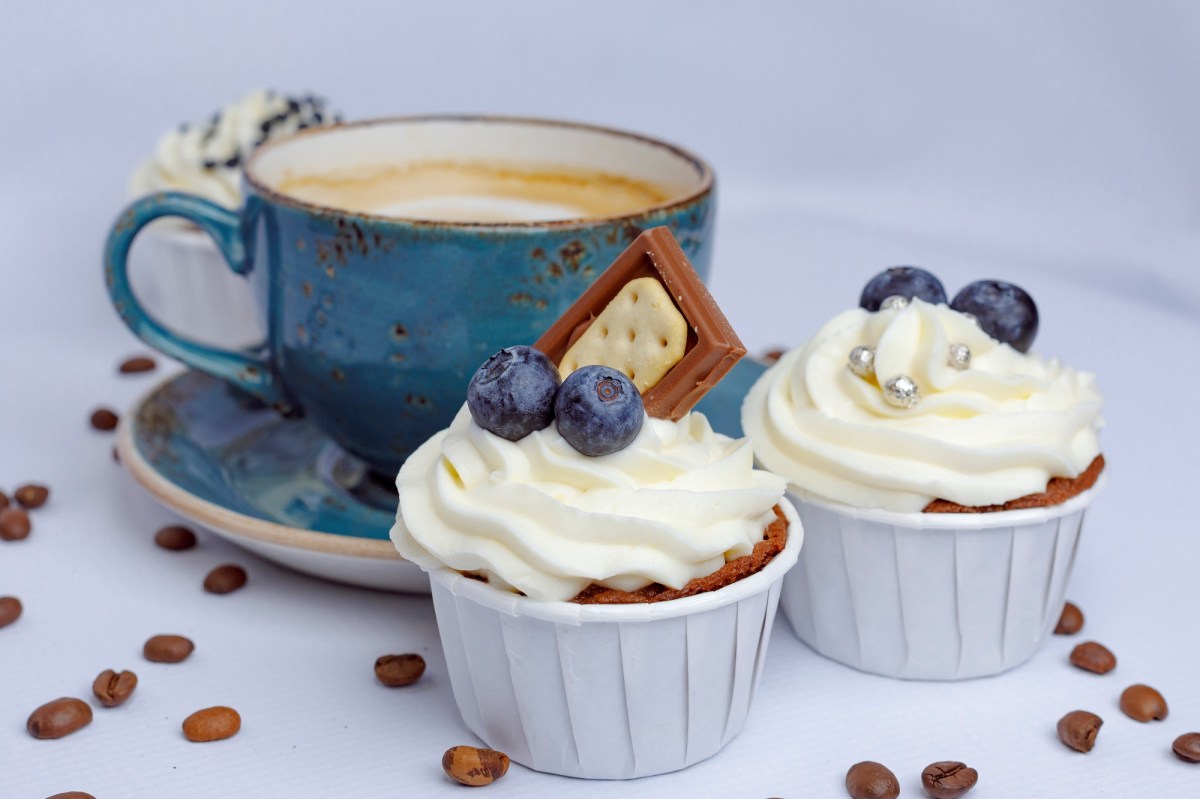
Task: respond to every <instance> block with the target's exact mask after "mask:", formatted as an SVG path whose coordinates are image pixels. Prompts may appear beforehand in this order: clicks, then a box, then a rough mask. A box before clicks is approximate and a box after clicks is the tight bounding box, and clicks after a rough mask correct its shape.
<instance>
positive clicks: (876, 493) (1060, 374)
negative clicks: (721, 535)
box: [742, 299, 1103, 512]
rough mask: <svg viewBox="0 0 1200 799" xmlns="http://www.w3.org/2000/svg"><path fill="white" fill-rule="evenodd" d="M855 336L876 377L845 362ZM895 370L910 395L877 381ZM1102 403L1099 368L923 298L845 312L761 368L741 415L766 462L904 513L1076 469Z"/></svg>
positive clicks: (1041, 484)
mask: <svg viewBox="0 0 1200 799" xmlns="http://www.w3.org/2000/svg"><path fill="white" fill-rule="evenodd" d="M954 344H964V345H966V347H967V348H968V349H969V351H970V359H969V366H968V367H967V368H965V369H964V368H961V367H962V362H961V360H959V362H958V364H957V367H956V365H954V364H953V363H952V360H954V359H953V358H952V357H951V355H950V347H951V345H954ZM859 346H866V347H872V348H873V349H874V376H867V377H863V376H860V375H858V374H855V372H854V371H853V370H852V369H851V368H850V366H849V363H848V356H849V354H850V353H851V351H852V350H854V348H855V347H859ZM899 375H904V376H906V377H908V378H910V379H911V380H912V382H913V383H914V384H915V385H916V387H917V390H918V391H919V392H920V401H919V402H917V403H916V404H915V405H913V406H912V407H898V406H896V405H893V404H891V403H889V402H888V400H887V398H886V397H885V394H884V391H883V390H882V389H881V384H884V383H886V381H888V380H889V379H891V378H893V377H896V376H899ZM1100 406H1101V397H1100V393H1099V391H1098V390H1097V388H1096V385H1095V378H1094V376H1093V375H1091V374H1090V373H1086V372H1079V371H1076V370H1074V369H1071V368H1070V367H1065V366H1062V365H1061V364H1060V363H1059V362H1058V361H1057V360H1055V359H1044V358H1042V357H1040V356H1038V355H1036V354H1023V353H1020V352H1017V351H1016V350H1015V349H1013V348H1012V347H1010V346H1009V345H1007V344H1002V343H1001V342H999V341H996V340H995V339H993V338H991V337H990V336H988V335H987V334H986V333H984V332H983V331H982V330H981V329H980V328H979V326H978V325H977V324H975V323H974V322H973V321H972V320H971V319H970V318H969V317H968V316H965V315H963V314H961V313H958V312H957V311H954V310H951V309H950V308H949V307H947V306H945V305H931V304H929V303H927V302H924V301H922V300H920V299H914V300H912V302H911V304H909V305H908V306H907V307H904V308H899V309H895V308H893V309H886V310H882V311H878V312H870V311H866V310H863V309H861V308H855V309H853V310H850V311H846V312H844V313H842V314H840V315H838V316H836V317H835V318H834V319H833V320H831V321H830V322H829V323H827V324H826V325H825V326H824V327H822V328H821V330H820V331H819V332H818V333H817V334H816V336H814V337H813V338H812V339H811V340H810V341H809V342H808V343H806V344H804V345H803V346H801V347H799V348H797V349H795V350H793V351H791V352H789V353H787V354H786V355H784V356H783V357H782V358H781V359H780V360H779V361H778V362H777V363H776V364H775V365H774V366H772V367H771V368H770V369H769V370H768V371H767V372H766V374H764V375H763V376H762V377H761V378H760V379H759V381H758V382H757V383H756V384H755V385H754V387H753V388H752V389H751V391H750V393H749V395H748V396H747V397H746V400H745V402H744V404H743V406H742V426H743V427H744V428H745V430H746V433H747V435H748V436H749V437H750V440H751V441H752V442H753V445H754V450H755V456H756V457H757V458H758V460H759V462H760V463H761V464H762V465H763V466H765V467H766V468H768V469H770V470H771V471H773V472H776V473H778V474H780V475H783V476H784V477H785V478H787V480H788V481H789V483H790V484H791V485H792V486H794V487H795V488H796V489H798V490H799V491H800V492H802V493H809V494H812V495H816V496H818V497H824V498H826V499H831V500H835V501H838V502H843V503H846V504H848V505H853V506H856V507H864V508H884V509H887V510H895V511H906V512H907V511H920V510H922V509H923V508H924V507H925V506H926V505H928V504H929V502H931V501H932V500H934V499H945V500H949V501H951V502H955V503H958V504H961V505H968V506H978V505H993V504H1002V503H1004V502H1007V501H1009V500H1012V499H1015V498H1017V497H1021V496H1025V495H1027V494H1034V493H1038V492H1041V491H1045V490H1046V485H1047V483H1048V482H1049V480H1050V479H1051V478H1053V477H1076V476H1078V475H1079V474H1080V473H1081V472H1083V471H1084V470H1085V469H1086V468H1087V467H1088V465H1089V464H1090V463H1091V462H1092V460H1093V459H1094V458H1095V457H1096V456H1097V455H1098V454H1099V453H1100V443H1099V437H1098V432H1099V429H1100V428H1101V426H1102V424H1103V423H1102V420H1101V418H1100Z"/></svg>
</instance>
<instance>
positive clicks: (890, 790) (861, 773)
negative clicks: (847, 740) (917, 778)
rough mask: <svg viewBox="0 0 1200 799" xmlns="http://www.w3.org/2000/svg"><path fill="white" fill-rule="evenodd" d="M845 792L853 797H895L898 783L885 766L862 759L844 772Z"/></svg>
mask: <svg viewBox="0 0 1200 799" xmlns="http://www.w3.org/2000/svg"><path fill="white" fill-rule="evenodd" d="M846 793H848V794H850V796H852V797H853V799H896V797H897V796H899V795H900V783H899V782H898V781H897V780H896V775H895V774H893V773H892V772H891V771H890V770H889V769H888V767H887V766H884V765H883V764H881V763H876V762H875V761H873V760H864V761H863V762H861V763H855V764H854V765H853V766H851V767H850V770H849V771H847V772H846Z"/></svg>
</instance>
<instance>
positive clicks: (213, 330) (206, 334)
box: [129, 220, 264, 349]
mask: <svg viewBox="0 0 1200 799" xmlns="http://www.w3.org/2000/svg"><path fill="white" fill-rule="evenodd" d="M129 271H130V280H131V281H132V282H133V288H134V292H135V293H136V294H137V297H138V299H139V300H140V301H141V302H142V305H144V306H145V308H146V310H147V311H148V312H149V313H150V315H151V316H152V317H154V318H155V319H156V320H158V321H159V322H161V323H162V324H164V325H166V326H167V327H169V328H170V329H171V330H173V331H175V332H176V333H179V334H182V335H184V336H187V337H189V338H195V339H199V340H200V341H202V342H203V343H205V344H212V345H216V346H219V347H225V348H230V349H242V348H247V347H253V346H256V345H258V344H260V343H261V342H262V341H263V337H264V335H263V326H262V323H261V322H260V321H259V315H258V310H257V303H256V302H255V299H254V293H253V290H252V289H251V286H250V282H249V281H248V280H246V279H245V278H243V277H240V276H239V275H236V274H234V273H233V271H232V270H230V268H229V265H228V264H226V263H225V259H224V258H223V257H222V256H221V252H220V250H218V249H217V247H216V245H215V244H213V242H212V240H211V239H209V237H208V235H207V234H206V233H204V232H203V231H200V230H197V229H195V228H191V227H186V226H184V225H182V224H179V223H178V222H174V221H170V220H168V221H165V222H157V223H154V224H151V225H150V226H149V227H147V228H146V229H145V230H144V231H142V233H141V234H139V235H138V237H137V242H136V244H135V245H134V248H133V250H132V252H131V253H130V264H129Z"/></svg>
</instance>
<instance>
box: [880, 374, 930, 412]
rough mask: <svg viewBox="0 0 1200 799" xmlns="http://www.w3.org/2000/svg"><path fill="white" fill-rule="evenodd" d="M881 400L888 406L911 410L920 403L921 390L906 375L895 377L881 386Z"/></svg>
mask: <svg viewBox="0 0 1200 799" xmlns="http://www.w3.org/2000/svg"><path fill="white" fill-rule="evenodd" d="M883 398H884V399H885V400H887V403H888V405H894V406H895V407H897V408H911V407H913V406H914V405H916V404H917V403H918V402H920V401H921V390H920V389H918V388H917V384H916V383H915V382H913V379H912V378H911V377H909V376H908V375H896V376H895V377H893V378H891V379H889V380H888V381H887V382H886V383H884V384H883Z"/></svg>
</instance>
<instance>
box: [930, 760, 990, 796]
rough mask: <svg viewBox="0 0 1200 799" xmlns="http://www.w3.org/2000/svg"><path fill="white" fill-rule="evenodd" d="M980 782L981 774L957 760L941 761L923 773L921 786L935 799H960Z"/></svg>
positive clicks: (931, 764)
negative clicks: (959, 798)
mask: <svg viewBox="0 0 1200 799" xmlns="http://www.w3.org/2000/svg"><path fill="white" fill-rule="evenodd" d="M978 781H979V772H978V771H976V770H975V769H973V768H968V767H967V764H966V763H959V762H958V761H957V760H939V761H938V762H937V763H930V764H929V765H928V766H926V767H925V770H924V771H922V772H921V785H922V786H924V788H925V793H927V794H929V795H930V796H932V797H933V799H958V797H960V796H962V795H963V794H964V793H966V792H967V791H969V790H971V789H972V788H974V787H975V783H976V782H978Z"/></svg>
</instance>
